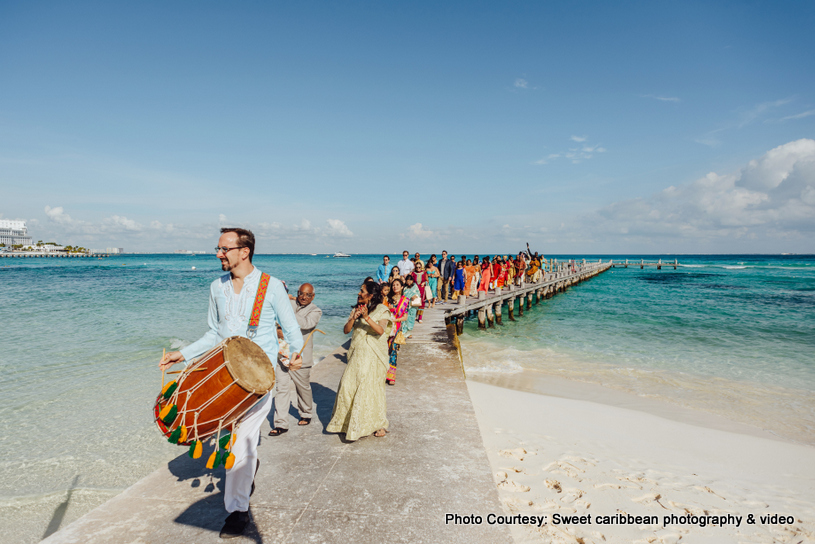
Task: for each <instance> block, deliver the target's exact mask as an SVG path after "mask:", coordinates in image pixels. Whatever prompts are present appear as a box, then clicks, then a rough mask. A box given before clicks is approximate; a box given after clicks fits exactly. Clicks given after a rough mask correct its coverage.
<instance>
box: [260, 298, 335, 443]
mask: <svg viewBox="0 0 815 544" xmlns="http://www.w3.org/2000/svg"><path fill="white" fill-rule="evenodd" d="M289 298H290V299H291V307H292V309H293V310H294V316H295V317H296V318H297V324H298V325H299V326H300V333H301V334H302V335H303V338H308V335H309V334H311V332H312V331H313V330H314V329H316V328H317V324H318V323H319V322H320V318H321V317H322V316H323V311H322V310H321V309H320V308H318V307H317V305H316V304H314V286H313V285H311V284H310V283H304V284H303V285H301V286H300V289H298V290H297V297H293V296H291V295H289ZM277 334H278V336H280V335H281V334H282V330H280V329H278V331H277ZM302 359H303V366H302V367H301V368H300V369H298V370H293V369H292V368H291V367H290V366H289V367H286V366H284V365H282V364H280V363H279V362H278V365H277V370H276V372H275V377H276V378H277V382H276V383H275V386H276V387H275V395H274V428H273V429H272V430H271V431H269V436H280V435H281V434H283V433H285V432H286V431H288V430H289V406H291V405H293V404H294V403H295V398H296V399H297V410H298V411H299V412H300V421H299V422H298V423H297V424H298V425H300V426H304V425H308V424H309V423H311V418H312V415H313V402H312V396H311V367H312V366H313V365H314V338H313V337H312V338H308V342H307V343H306V346H305V348H303V356H302Z"/></svg>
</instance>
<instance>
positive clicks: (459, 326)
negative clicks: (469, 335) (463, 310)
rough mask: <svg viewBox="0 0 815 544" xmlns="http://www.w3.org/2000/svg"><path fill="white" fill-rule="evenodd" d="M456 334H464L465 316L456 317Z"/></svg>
mask: <svg viewBox="0 0 815 544" xmlns="http://www.w3.org/2000/svg"><path fill="white" fill-rule="evenodd" d="M456 334H457V335H459V336H461V335H462V334H464V316H463V315H460V316H458V317H456Z"/></svg>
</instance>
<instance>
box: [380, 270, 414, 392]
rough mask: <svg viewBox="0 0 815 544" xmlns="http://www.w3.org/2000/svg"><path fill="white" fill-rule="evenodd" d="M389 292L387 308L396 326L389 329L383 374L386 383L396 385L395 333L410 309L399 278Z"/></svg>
mask: <svg viewBox="0 0 815 544" xmlns="http://www.w3.org/2000/svg"><path fill="white" fill-rule="evenodd" d="M390 287H391V292H390V295H389V296H388V309H389V310H390V311H391V314H393V321H394V322H395V323H396V326H395V327H394V328H393V330H392V331H391V336H390V338H388V356H389V360H388V374H387V375H386V376H385V383H386V384H388V385H396V357H397V356H398V355H399V346H400V344H397V343H395V342H394V340H395V339H396V335H397V334H399V331H401V330H402V324H403V323H404V322H405V320H406V319H407V318H408V310H409V309H410V300H409V299H408V298H407V297H406V296H405V295H403V294H402V290H403V289H404V285H402V280H401V278H396V279H394V280H393V281H392V282H391V284H390Z"/></svg>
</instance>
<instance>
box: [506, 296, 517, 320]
mask: <svg viewBox="0 0 815 544" xmlns="http://www.w3.org/2000/svg"><path fill="white" fill-rule="evenodd" d="M514 311H515V297H511V298H508V299H507V315H508V316H509V320H510V321H515V315H514V314H513V312H514Z"/></svg>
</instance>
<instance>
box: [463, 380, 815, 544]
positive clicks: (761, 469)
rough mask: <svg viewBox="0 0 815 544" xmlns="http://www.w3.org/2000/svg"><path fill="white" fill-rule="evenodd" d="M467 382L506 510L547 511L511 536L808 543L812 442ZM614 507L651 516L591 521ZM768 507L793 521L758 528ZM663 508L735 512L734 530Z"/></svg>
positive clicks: (814, 497)
mask: <svg viewBox="0 0 815 544" xmlns="http://www.w3.org/2000/svg"><path fill="white" fill-rule="evenodd" d="M468 387H469V389H470V396H471V398H472V400H473V404H474V405H475V410H476V415H477V417H478V422H479V426H480V428H481V434H482V437H483V439H484V444H485V446H486V448H487V454H488V456H489V459H490V464H491V465H492V469H493V473H494V475H495V481H496V485H497V487H498V493H499V496H500V498H501V501H502V503H503V504H504V508H505V512H506V513H512V514H516V513H521V514H529V515H532V514H534V515H547V516H548V518H547V521H548V524H546V525H543V526H542V527H540V528H537V527H529V526H514V527H513V529H512V531H513V536H514V537H515V540H516V542H580V543H585V544H588V543H601V542H641V543H645V542H658V543H667V542H691V543H697V542H703V543H716V544H718V543H724V542H734V543H736V542H738V543H741V542H744V543H765V542H790V543H799V542H803V543H815V447H812V446H808V445H800V444H794V443H790V442H784V441H780V440H775V439H772V438H767V437H766V436H765V435H766V433H763V432H762V431H761V430H758V429H756V432H754V433H752V434H750V433H746V432H745V431H744V429H743V428H742V427H741V426H739V425H737V424H734V425H733V427H732V430H725V429H723V428H722V422H721V421H720V420H717V421H715V422H713V423H714V424H712V425H711V426H700V422H701V421H704V420H705V419H706V417H707V416H706V415H704V414H697V415H696V416H695V417H691V416H689V415H688V414H686V413H680V412H679V411H677V413H676V414H673V417H670V418H667V417H664V416H665V413H664V412H663V413H661V415H656V414H660V411H659V410H648V411H642V410H641V409H631V408H627V407H621V406H619V405H612V404H614V403H610V404H600V403H596V402H589V401H585V400H575V399H574V398H559V397H555V396H549V395H541V394H536V393H529V392H524V391H516V390H510V389H504V388H502V387H496V386H494V385H487V384H484V383H478V382H474V381H468ZM572 393H574V391H572ZM587 394H588V393H587ZM569 396H573V395H569ZM584 398H595V397H593V396H592V397H588V396H587V397H584ZM635 404H637V402H636V397H635V398H634V399H633V400H632V405H635ZM644 406H647V405H644ZM663 409H664V410H667V411H671V408H670V406H667V405H666V406H665V407H663ZM683 420H684V421H683ZM712 427H715V428H712ZM733 431H739V432H733ZM616 513H627V514H631V515H634V516H636V515H640V516H646V515H647V516H657V517H658V520H659V523H657V524H655V525H637V524H632V525H601V524H598V523H597V517H598V516H611V515H614V514H616ZM767 513H770V514H784V515H791V516H793V517H794V523H793V524H791V525H790V524H784V525H772V524H762V523H761V521H760V520H759V516H761V515H764V514H767ZM486 514H487V513H483V514H482V515H485V516H486ZM499 514H500V513H499ZM554 514H560V515H575V514H577V515H584V514H591V515H592V518H591V521H592V524H583V525H575V524H570V525H553V524H552V522H553V515H554ZM671 514H676V515H677V516H681V515H688V514H692V515H697V516H698V515H726V514H733V515H736V516H742V518H743V519H742V521H741V526H740V527H736V526H735V525H723V526H711V525H708V526H706V527H700V526H699V525H698V524H693V525H683V524H671V523H669V524H667V525H666V526H663V516H666V515H668V516H669V515H671ZM748 514H753V515H754V516H755V518H756V523H755V524H754V525H750V524H748V523H747V516H748Z"/></svg>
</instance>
